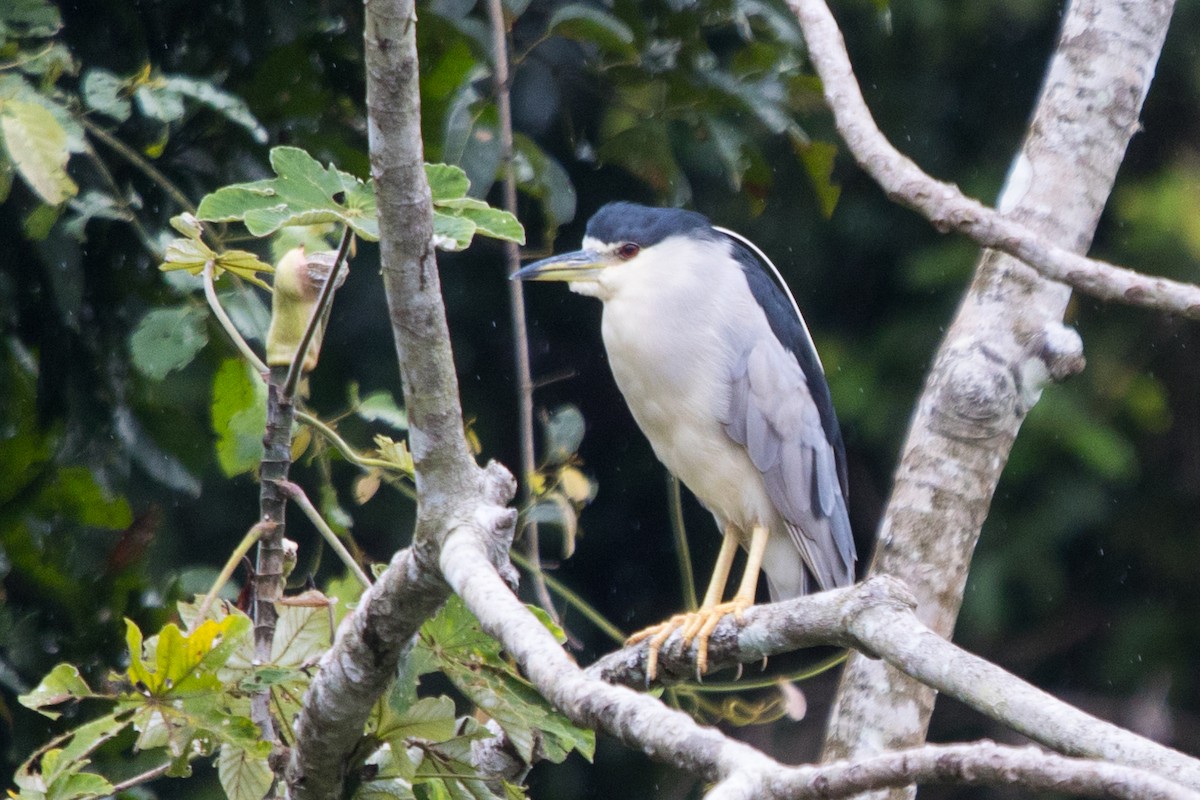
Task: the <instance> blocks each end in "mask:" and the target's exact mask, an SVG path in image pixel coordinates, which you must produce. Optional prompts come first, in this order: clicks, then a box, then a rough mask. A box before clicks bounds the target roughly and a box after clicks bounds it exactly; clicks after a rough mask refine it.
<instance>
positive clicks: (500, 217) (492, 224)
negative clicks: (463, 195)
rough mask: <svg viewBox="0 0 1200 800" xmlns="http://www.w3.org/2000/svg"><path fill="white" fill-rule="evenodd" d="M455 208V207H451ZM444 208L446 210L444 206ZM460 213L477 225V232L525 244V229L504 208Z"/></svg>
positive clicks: (478, 209)
mask: <svg viewBox="0 0 1200 800" xmlns="http://www.w3.org/2000/svg"><path fill="white" fill-rule="evenodd" d="M451 207H453V206H451ZM442 208H445V206H443V207H442ZM458 213H459V214H460V215H461V216H463V217H466V218H467V219H469V220H471V222H473V223H475V232H476V233H480V234H483V235H484V236H490V237H491V238H493V239H502V240H504V241H507V242H516V243H517V244H525V228H524V226H522V225H521V223H520V222H518V221H517V218H516V217H514V216H513V215H512V214H510V213H508V212H507V211H505V210H504V209H502V208H487V207H485V208H473V207H469V206H467V207H463V208H460V209H458Z"/></svg>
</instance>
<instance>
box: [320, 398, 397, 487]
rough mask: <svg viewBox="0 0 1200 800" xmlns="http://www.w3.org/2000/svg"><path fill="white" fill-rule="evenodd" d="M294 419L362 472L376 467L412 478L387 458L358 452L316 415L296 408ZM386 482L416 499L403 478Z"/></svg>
mask: <svg viewBox="0 0 1200 800" xmlns="http://www.w3.org/2000/svg"><path fill="white" fill-rule="evenodd" d="M296 419H298V420H300V421H301V422H303V423H304V424H305V425H308V426H309V427H311V428H312V429H313V430H315V431H316V432H317V433H319V434H321V435H322V436H324V437H325V438H326V439H327V440H328V441H329V443H330V444H332V445H333V446H334V448H336V449H337V451H338V452H339V453H341V454H342V456H343V457H344V458H345V459H346V460H347V461H349V462H350V463H351V464H354V465H355V466H357V467H358V468H359V469H361V470H362V471H363V472H370V471H371V470H375V469H378V470H384V471H385V472H387V473H394V474H396V475H403V476H405V478H407V479H408V481H411V480H412V475H411V474H410V473H407V472H405V471H404V470H403V469H401V468H400V467H398V466H396V465H395V464H394V463H393V462H391V461H388V460H387V459H383V458H371V457H370V456H364V455H361V454H359V452H358V451H357V450H355V449H354V448H353V447H351V446H350V443H349V442H347V441H346V440H345V439H343V438H342V437H341V436H339V435H338V432H337V431H335V430H334V429H333V428H331V427H329V426H328V425H326V424H325V423H324V422H322V421H321V420H320V419H318V418H317V417H315V416H313V415H312V414H309V413H308V412H307V411H300V410H297V411H296ZM388 484H389V485H390V486H393V487H395V488H396V489H397V490H398V491H399V492H400V493H401V494H403V495H404V496H405V497H407V498H409V499H410V500H416V499H417V490H416V489H415V488H414V487H412V486H411V485H410V484H409V483H408V482H407V481H406V480H405V479H404V478H395V479H388Z"/></svg>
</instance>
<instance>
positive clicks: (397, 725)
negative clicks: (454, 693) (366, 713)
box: [375, 695, 456, 747]
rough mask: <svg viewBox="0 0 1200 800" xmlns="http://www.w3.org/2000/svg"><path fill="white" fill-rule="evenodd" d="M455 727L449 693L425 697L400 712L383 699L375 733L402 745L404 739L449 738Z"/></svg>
mask: <svg viewBox="0 0 1200 800" xmlns="http://www.w3.org/2000/svg"><path fill="white" fill-rule="evenodd" d="M455 728H456V720H455V717H454V701H453V700H451V699H450V698H449V697H446V696H444V695H442V696H440V697H425V698H422V699H420V700H418V701H417V702H415V703H413V704H412V706H410V707H409V708H407V709H405V710H404V711H403V712H400V713H397V712H396V711H395V710H393V709H392V708H391V705H390V704H389V703H388V702H387V701H386V699H384V700H383V701H381V702H380V717H379V722H378V724H377V726H376V729H375V735H376V736H377V737H379V738H380V739H383V740H385V741H390V742H392V743H393V746H394V747H402V746H403V744H404V740H405V739H429V740H432V741H441V740H443V739H449V738H450V737H451V736H453V735H454V731H455Z"/></svg>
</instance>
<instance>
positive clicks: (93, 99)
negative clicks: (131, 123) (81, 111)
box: [83, 69, 133, 122]
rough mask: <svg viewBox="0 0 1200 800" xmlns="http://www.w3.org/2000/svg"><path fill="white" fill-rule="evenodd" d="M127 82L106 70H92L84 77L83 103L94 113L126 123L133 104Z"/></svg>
mask: <svg viewBox="0 0 1200 800" xmlns="http://www.w3.org/2000/svg"><path fill="white" fill-rule="evenodd" d="M126 89H127V85H126V82H125V81H123V80H121V79H120V78H118V77H117V76H116V75H114V74H113V73H111V72H109V71H108V70H104V69H90V70H88V71H87V74H86V75H84V76H83V102H84V104H86V105H87V107H88V108H90V109H92V110H93V111H98V112H100V113H101V114H104V115H105V116H108V117H112V118H113V119H115V120H118V121H120V122H124V121H125V120H127V119H129V115H130V113H131V112H132V108H133V106H132V104H131V103H130V102H129V97H128V96H127V94H126V93H125V92H126Z"/></svg>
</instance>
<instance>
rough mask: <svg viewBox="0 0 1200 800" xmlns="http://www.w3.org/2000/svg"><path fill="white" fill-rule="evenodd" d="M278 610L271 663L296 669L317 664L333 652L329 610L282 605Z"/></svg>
mask: <svg viewBox="0 0 1200 800" xmlns="http://www.w3.org/2000/svg"><path fill="white" fill-rule="evenodd" d="M278 610H279V618H278V620H277V621H276V623H275V637H274V639H272V641H271V663H272V664H274V665H275V666H278V667H296V668H299V667H305V666H310V665H312V664H314V663H316V661H317V659H318V658H320V657H321V654H323V653H324V652H325V651H326V650H328V649H329V643H330V642H329V640H330V633H331V632H330V630H329V610H328V607H324V606H323V607H311V606H289V605H280V606H279V608H278Z"/></svg>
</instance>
